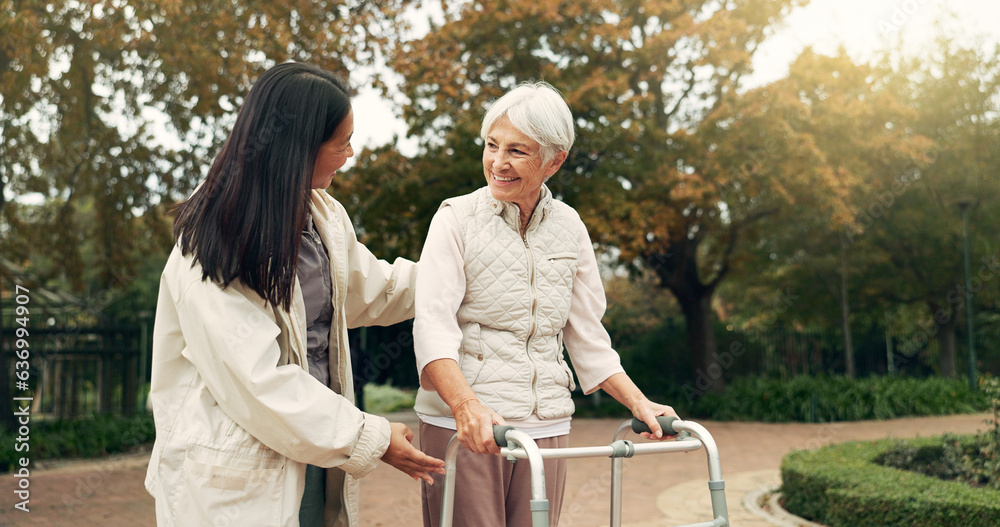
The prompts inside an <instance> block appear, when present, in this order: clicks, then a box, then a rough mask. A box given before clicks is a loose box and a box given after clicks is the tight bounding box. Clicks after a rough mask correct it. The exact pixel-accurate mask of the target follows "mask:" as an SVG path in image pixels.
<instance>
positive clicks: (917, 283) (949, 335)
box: [861, 36, 1000, 377]
mask: <svg viewBox="0 0 1000 527" xmlns="http://www.w3.org/2000/svg"><path fill="white" fill-rule="evenodd" d="M927 55H928V56H925V57H920V58H916V57H902V56H899V55H896V56H890V57H888V58H887V59H886V60H885V63H884V64H883V69H884V83H885V84H886V88H887V90H891V91H892V92H893V93H894V94H896V97H898V98H900V99H903V100H905V101H907V104H908V105H910V106H912V107H913V108H915V110H916V112H915V113H914V115H913V118H912V119H910V120H908V121H907V122H905V124H904V125H905V126H906V127H908V128H909V129H911V130H912V131H913V132H914V133H918V134H921V135H924V136H926V137H928V138H930V139H931V140H932V141H933V144H932V146H931V147H930V148H928V150H927V152H926V157H927V159H926V162H924V163H920V164H918V165H917V166H916V170H915V171H914V177H913V179H912V180H911V182H910V183H911V184H909V185H907V186H906V187H902V188H900V189H899V192H896V193H894V194H892V195H891V196H890V197H891V198H893V201H892V202H890V203H887V205H886V207H885V208H886V211H885V213H884V214H882V215H881V217H879V218H875V220H877V221H872V222H871V223H872V226H871V228H869V229H868V232H869V234H867V235H865V236H864V237H863V238H862V240H861V242H862V243H864V246H865V247H866V248H867V249H868V250H872V251H879V252H880V253H881V254H884V255H885V260H884V261H885V262H886V264H887V265H885V266H884V267H882V268H881V269H879V271H881V273H879V274H878V275H874V276H877V277H878V278H877V279H871V280H870V281H871V282H872V283H873V286H874V287H872V289H876V290H878V292H879V293H880V294H882V295H884V296H886V297H888V298H891V299H893V300H894V301H896V302H900V303H914V304H918V305H923V306H924V307H925V310H926V311H925V312H926V316H925V318H924V320H922V321H921V322H920V324H918V325H917V326H916V327H914V328H913V329H912V334H911V335H910V336H909V338H907V339H906V340H905V341H904V342H903V344H902V345H903V347H904V348H905V347H910V348H915V349H921V348H923V347H924V346H926V344H927V342H928V341H929V340H931V339H936V340H937V342H938V344H939V346H938V347H939V361H938V370H939V373H940V374H941V375H942V376H945V377H954V376H956V374H957V367H956V362H957V361H956V339H955V335H956V329H957V327H958V322H959V320H960V315H962V314H963V312H964V311H965V303H964V300H965V295H967V294H969V293H968V292H966V290H965V285H964V273H963V267H962V237H961V232H962V231H961V229H962V223H961V214H960V211H959V206H958V203H959V202H960V201H966V200H967V201H968V202H969V203H970V204H972V205H973V206H974V208H973V209H972V210H971V211H970V218H972V221H971V222H970V234H971V237H972V239H973V243H976V242H975V240H977V239H978V240H979V243H978V244H976V245H975V246H976V247H978V248H980V252H979V254H980V255H982V256H985V257H988V256H989V254H990V252H989V251H990V247H989V243H988V242H987V239H988V238H987V237H988V236H989V234H988V232H986V231H988V230H989V227H988V226H991V225H997V224H998V223H1000V178H998V177H997V174H998V173H1000V147H998V143H997V137H998V132H997V129H998V125H1000V120H998V115H997V110H998V105H1000V66H998V59H1000V46H998V47H995V48H993V49H989V50H984V48H983V46H978V45H973V46H968V47H966V46H961V45H959V44H957V43H956V42H955V40H954V39H952V38H947V37H945V36H941V37H939V38H938V40H937V42H936V44H935V46H934V48H932V49H930V50H928V53H927ZM887 199H888V198H887ZM994 247H995V246H994ZM984 249H985V250H984ZM993 254H994V255H995V252H994V253H993ZM977 263H978V260H977ZM983 266H986V267H983ZM984 269H988V264H987V263H986V262H983V264H982V265H977V266H976V268H975V269H974V273H975V272H976V271H980V270H984ZM987 285H988V284H985V283H982V284H980V288H982V286H987ZM985 290H986V291H988V290H989V288H988V287H987V288H985ZM963 316H964V315H963Z"/></svg>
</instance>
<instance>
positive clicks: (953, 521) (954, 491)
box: [781, 437, 1000, 527]
mask: <svg viewBox="0 0 1000 527" xmlns="http://www.w3.org/2000/svg"><path fill="white" fill-rule="evenodd" d="M941 440H942V439H941V438H940V437H937V438H926V439H917V440H913V441H912V444H913V445H915V446H917V447H918V448H922V447H926V446H929V445H934V444H937V443H940V442H941ZM893 446H894V442H893V441H890V440H883V441H876V442H849V443H844V444H839V445H833V446H828V447H825V448H821V449H817V450H810V451H799V452H793V453H792V454H789V455H788V456H786V457H785V459H784V460H782V463H781V480H782V489H781V490H782V493H783V494H784V499H785V503H784V506H785V508H786V509H787V510H789V511H790V512H792V513H794V514H797V515H799V516H802V517H804V518H808V519H811V520H813V521H817V522H820V523H823V524H824V525H828V526H830V527H874V526H878V527H886V526H900V527H902V526H906V527H938V526H940V525H961V526H963V527H987V526H994V525H996V522H997V518H1000V490H995V489H985V488H971V487H969V486H968V485H966V484H965V483H961V482H956V481H941V480H939V479H937V478H933V477H930V476H925V475H923V474H917V473H914V472H908V471H904V470H899V469H894V468H889V467H884V466H882V465H879V464H878V463H876V459H877V458H878V457H879V456H881V455H883V454H884V453H885V452H886V451H888V450H890V449H891V448H893Z"/></svg>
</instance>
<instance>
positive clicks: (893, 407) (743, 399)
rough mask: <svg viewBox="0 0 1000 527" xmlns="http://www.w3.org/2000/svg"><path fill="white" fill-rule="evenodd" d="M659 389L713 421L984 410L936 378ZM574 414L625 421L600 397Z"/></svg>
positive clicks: (980, 396) (965, 391) (766, 381)
mask: <svg viewBox="0 0 1000 527" xmlns="http://www.w3.org/2000/svg"><path fill="white" fill-rule="evenodd" d="M665 384H666V385H665ZM659 386H661V387H662V390H661V391H660V392H655V393H656V395H652V394H650V395H649V397H650V398H651V399H653V400H655V401H657V402H661V403H665V404H669V405H671V406H673V407H674V409H675V410H677V412H678V413H679V414H680V415H682V416H692V417H697V418H702V419H711V420H713V421H760V422H771V423H782V422H834V421H860V420H870V419H897V418H901V417H914V416H926V415H948V414H959V413H972V412H977V411H982V410H984V409H986V408H987V407H988V403H987V396H986V395H985V394H984V393H982V391H980V392H972V391H971V390H969V387H968V385H967V384H966V383H964V382H962V381H959V380H952V379H940V378H930V379H910V378H900V377H871V378H866V379H859V380H853V381H852V380H850V379H848V378H846V377H806V376H801V377H794V378H791V379H788V380H780V379H772V378H767V377H741V378H739V379H736V380H735V381H733V382H731V383H729V384H728V385H727V386H726V389H725V391H723V392H722V393H721V394H712V393H706V394H704V395H702V396H701V397H700V398H698V399H696V400H694V401H692V400H690V399H689V398H688V397H687V394H686V393H684V391H683V389H682V388H679V387H677V386H671V385H669V384H668V383H660V384H659ZM644 390H646V389H645V388H644ZM647 393H648V394H649V393H651V392H648V391H647ZM814 397H815V399H814ZM576 415H578V416H588V417H612V416H614V417H628V416H629V413H628V410H626V409H625V407H623V406H622V405H620V404H618V403H617V402H616V401H615V400H614V399H612V398H610V397H601V398H600V402H599V404H595V401H594V399H593V398H592V397H591V399H580V400H578V401H577V413H576Z"/></svg>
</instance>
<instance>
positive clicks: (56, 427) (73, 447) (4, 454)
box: [0, 414, 156, 472]
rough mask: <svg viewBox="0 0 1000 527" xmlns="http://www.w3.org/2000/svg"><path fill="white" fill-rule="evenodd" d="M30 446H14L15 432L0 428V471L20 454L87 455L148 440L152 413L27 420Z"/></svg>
mask: <svg viewBox="0 0 1000 527" xmlns="http://www.w3.org/2000/svg"><path fill="white" fill-rule="evenodd" d="M31 425H32V426H31V436H30V437H31V439H30V441H29V442H28V445H29V448H30V450H29V451H27V452H19V451H16V450H15V442H16V439H15V438H16V436H17V433H16V432H14V431H11V432H7V431H0V471H2V472H7V471H9V470H10V467H11V466H12V464H15V463H17V462H18V460H19V459H20V458H21V457H27V458H29V459H31V460H32V461H41V460H46V459H62V458H90V457H98V456H103V455H107V454H114V453H119V452H127V451H129V450H131V449H132V448H134V447H136V446H139V445H142V444H144V443H148V442H150V441H152V440H153V438H154V437H155V435H156V428H155V426H154V425H153V416H152V415H149V414H137V415H133V416H127V417H120V416H112V415H105V414H98V415H93V416H90V417H84V418H79V419H60V420H54V421H37V422H36V421H35V420H32V422H31Z"/></svg>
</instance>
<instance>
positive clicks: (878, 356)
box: [612, 321, 1000, 393]
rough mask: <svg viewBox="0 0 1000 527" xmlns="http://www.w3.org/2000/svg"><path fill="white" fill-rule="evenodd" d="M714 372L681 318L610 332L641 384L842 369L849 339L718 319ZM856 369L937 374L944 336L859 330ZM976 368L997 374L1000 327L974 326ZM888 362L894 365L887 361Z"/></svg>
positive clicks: (960, 337) (960, 371)
mask: <svg viewBox="0 0 1000 527" xmlns="http://www.w3.org/2000/svg"><path fill="white" fill-rule="evenodd" d="M715 336H716V349H717V351H716V356H715V357H714V360H713V366H712V368H713V369H714V371H709V372H698V371H696V370H695V369H694V367H693V365H692V363H691V351H690V348H689V346H688V344H687V335H686V331H685V328H684V325H683V323H682V322H680V321H674V322H669V321H668V322H667V323H665V324H663V325H662V326H661V327H659V328H656V329H655V330H653V331H651V332H650V333H648V334H646V335H642V336H639V337H633V338H631V339H629V338H628V336H621V335H619V336H617V337H618V338H617V339H616V338H615V337H616V336H614V335H613V338H612V341H613V342H616V341H622V342H624V343H625V344H624V345H622V346H620V347H619V348H618V351H619V352H620V353H621V355H622V363H623V365H624V366H625V370H626V371H628V373H629V376H630V377H632V379H633V380H634V381H635V383H636V384H637V385H639V387H640V388H642V389H643V390H644V391H652V392H653V393H656V390H660V389H663V388H662V387H663V386H665V385H667V386H669V385H685V384H692V383H697V381H698V379H699V378H700V377H704V376H706V375H708V376H712V375H722V376H723V377H724V378H725V379H729V380H731V379H735V378H738V377H747V376H767V377H771V378H783V379H787V378H791V377H795V376H801V375H804V376H822V375H844V374H846V373H847V366H846V361H845V357H844V339H843V336H842V333H841V332H840V331H838V330H828V331H802V330H798V329H793V328H782V327H771V328H767V329H765V330H761V331H750V332H744V331H739V330H735V329H727V328H726V327H724V326H722V325H718V326H716V331H715ZM955 337H956V338H955V354H956V372H957V376H958V377H960V378H965V377H966V375H967V372H968V347H967V340H966V335H965V334H964V333H963V332H958V333H957V334H956V336H955ZM852 344H853V349H854V353H853V358H854V368H855V374H856V376H857V377H868V376H872V375H887V374H889V375H904V376H908V377H917V378H926V377H931V376H935V375H938V374H939V373H938V367H939V357H940V351H939V342H938V340H937V339H936V338H924V337H923V336H921V335H913V334H892V333H890V334H887V333H886V332H885V331H884V330H882V329H879V328H872V329H868V330H864V329H861V330H856V331H855V332H854V334H853V338H852ZM975 346H976V371H977V373H978V374H979V375H983V374H989V375H993V376H1000V329H998V328H996V327H992V328H983V329H979V330H978V331H977V332H976V340H975ZM890 366H891V367H890Z"/></svg>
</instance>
